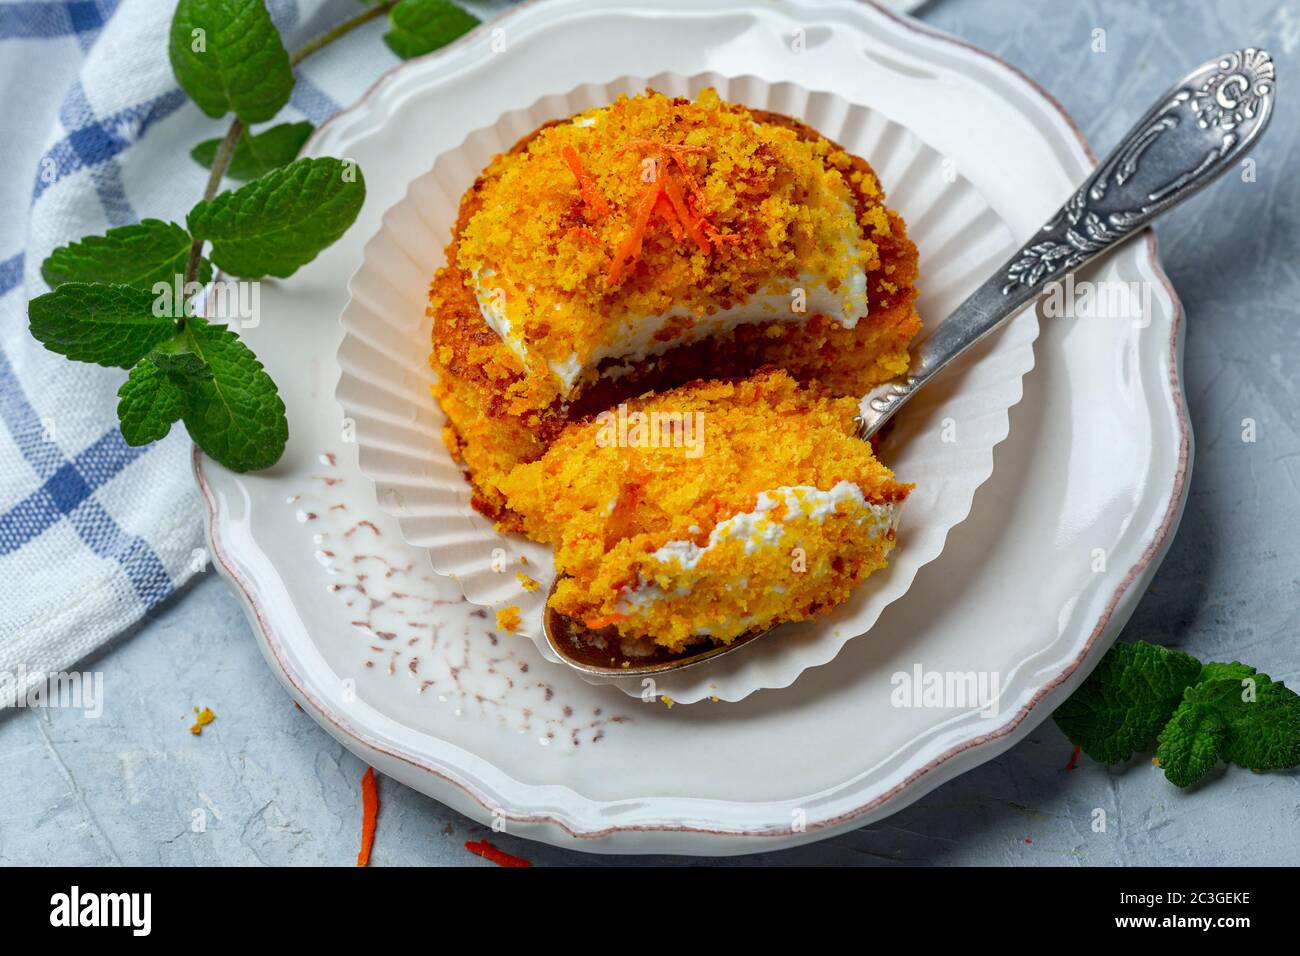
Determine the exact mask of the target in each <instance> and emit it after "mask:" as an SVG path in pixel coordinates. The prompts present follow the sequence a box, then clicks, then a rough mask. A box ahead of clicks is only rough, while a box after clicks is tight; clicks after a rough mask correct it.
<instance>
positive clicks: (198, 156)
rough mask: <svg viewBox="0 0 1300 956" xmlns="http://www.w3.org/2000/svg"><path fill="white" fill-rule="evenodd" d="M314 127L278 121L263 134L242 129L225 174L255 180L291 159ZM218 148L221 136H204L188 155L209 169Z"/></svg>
mask: <svg viewBox="0 0 1300 956" xmlns="http://www.w3.org/2000/svg"><path fill="white" fill-rule="evenodd" d="M313 129H315V127H314V126H312V125H311V123H281V124H280V125H278V126H272V127H271V128H270V129H268V130H267V131H266V132H264V133H255V134H253V135H249V132H248V130H244V132H243V135H241V136H240V137H239V142H238V143H236V144H235V152H234V153H233V154H232V156H231V157H230V165H229V166H228V167H227V168H226V175H227V176H229V177H230V178H231V179H238V180H241V181H242V180H246V179H256V178H257V177H258V176H262V175H265V174H266V173H269V172H270V171H271V170H273V169H279V168H280V167H281V166H284V165H287V164H288V163H291V162H293V160H294V158H295V157H296V156H297V155H298V151H299V150H300V149H302V144H303V143H305V142H307V137H308V136H310V135H311V133H312V130H313ZM220 148H221V139H219V138H218V139H205V140H204V141H203V142H201V143H199V145H197V146H195V147H194V149H192V150H191V151H190V156H192V157H193V158H194V161H195V162H196V163H198V164H199V165H200V166H203V167H205V168H207V169H211V168H212V162H213V160H215V159H216V157H217V150H218V149H220Z"/></svg>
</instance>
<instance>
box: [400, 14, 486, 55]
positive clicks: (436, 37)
mask: <svg viewBox="0 0 1300 956" xmlns="http://www.w3.org/2000/svg"><path fill="white" fill-rule="evenodd" d="M388 23H389V25H390V26H391V27H392V29H391V30H390V31H389V32H388V33H385V34H384V42H385V43H387V44H388V47H389V49H391V50H392V51H393V52H394V53H396V54H397V55H398V56H400V57H401V58H402V59H403V60H409V59H411V57H413V56H423V55H424V54H425V53H430V52H432V51H433V50H436V49H438V48H439V47H442V46H446V45H447V44H448V43H450V42H451V41H452V40H454V39H456V38H457V37H458V36H461V35H462V34H465V33H468V32H469V31H470V30H473V29H474V28H475V27H476V26H478V24H479V19H478V17H476V16H474V15H473V14H472V13H467V12H466V11H464V10H462V9H461V8H460V7H458V6H456V5H455V4H454V3H448V2H447V0H402V2H401V3H399V4H398V5H397V6H395V7H393V9H392V10H391V11H389V14H388Z"/></svg>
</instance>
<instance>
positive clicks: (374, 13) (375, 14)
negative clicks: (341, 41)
mask: <svg viewBox="0 0 1300 956" xmlns="http://www.w3.org/2000/svg"><path fill="white" fill-rule="evenodd" d="M395 6H397V0H386V2H384V3H379V4H376V5H375V6H373V7H370V8H369V9H368V10H366V11H365V12H364V13H359V14H357V15H356V16H355V17H353V18H352V19H350V20H344V21H343V22H342V23H340V24H339V25H338V26H336V27H334V28H333V29H332V30H327V31H326V32H324V33H322V34H321V35H320V36H318V37H316V39H314V40H311V41H309V42H308V43H306V44H305V45H304V46H303V47H301V48H300V49H298V50H295V51H294V52H293V53H291V54H290V55H289V63H290V65H292V66H297V65H298V64H299V63H301V62H302V61H303V60H304V59H306V58H307V57H309V56H311V55H312V54H313V53H315V52H316V51H317V50H319V49H320V48H321V47H324V46H328V45H329V44H331V43H333V42H334V41H335V40H337V39H338V38H339V37H341V36H344V35H346V34H348V33H351V32H352V31H353V30H355V29H356V28H357V27H359V26H362V25H363V24H366V23H369V22H370V21H371V20H377V19H378V18H379V17H382V16H383V15H384V14H386V13H387V12H388V11H389V10H391V9H393V7H395Z"/></svg>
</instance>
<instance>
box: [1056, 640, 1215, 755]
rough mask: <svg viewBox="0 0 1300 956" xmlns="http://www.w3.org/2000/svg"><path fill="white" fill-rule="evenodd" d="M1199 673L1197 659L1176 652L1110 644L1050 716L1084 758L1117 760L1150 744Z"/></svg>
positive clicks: (1149, 646) (1138, 644) (1140, 644)
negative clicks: (1084, 754)
mask: <svg viewBox="0 0 1300 956" xmlns="http://www.w3.org/2000/svg"><path fill="white" fill-rule="evenodd" d="M1200 673H1201V662H1200V661H1198V660H1197V659H1196V658H1194V657H1190V656H1188V655H1187V654H1183V653H1181V652H1179V651H1171V650H1169V649H1168V648H1166V647H1160V646H1158V645H1155V644H1148V643H1146V642H1145V641H1138V642H1136V643H1134V644H1116V645H1115V646H1114V647H1112V648H1111V649H1110V651H1108V652H1107V654H1106V656H1105V657H1103V658H1102V659H1101V663H1100V664H1098V665H1097V669H1096V670H1094V671H1093V672H1092V673H1091V674H1090V675H1089V676H1088V679H1087V680H1086V681H1084V682H1083V684H1082V685H1080V687H1079V689H1078V690H1076V691H1075V692H1074V693H1073V694H1072V695H1071V696H1070V698H1069V700H1067V701H1066V702H1065V703H1064V704H1062V705H1061V706H1060V707H1059V708H1058V709H1057V711H1056V713H1055V714H1054V715H1053V717H1054V719H1055V720H1056V723H1057V726H1059V727H1060V728H1061V730H1062V731H1063V732H1064V733H1065V736H1066V737H1068V738H1070V742H1071V743H1072V744H1075V745H1076V746H1078V747H1080V748H1082V750H1083V752H1084V753H1086V754H1087V755H1088V756H1089V757H1092V758H1093V759H1094V760H1098V761H1101V762H1102V763H1120V762H1121V761H1124V760H1128V759H1129V758H1130V757H1132V756H1133V754H1134V753H1135V752H1136V751H1138V750H1144V749H1147V748H1148V747H1149V746H1150V745H1151V743H1152V741H1154V740H1155V739H1156V736H1157V735H1158V734H1159V733H1160V730H1161V728H1162V727H1164V725H1165V724H1166V723H1167V722H1168V721H1169V718H1170V716H1171V715H1172V714H1173V713H1174V711H1175V710H1176V709H1177V707H1178V705H1179V702H1180V701H1181V700H1182V697H1183V691H1184V690H1186V689H1187V687H1188V686H1190V685H1191V684H1192V683H1193V682H1194V681H1195V680H1196V679H1197V678H1198V677H1199V676H1200Z"/></svg>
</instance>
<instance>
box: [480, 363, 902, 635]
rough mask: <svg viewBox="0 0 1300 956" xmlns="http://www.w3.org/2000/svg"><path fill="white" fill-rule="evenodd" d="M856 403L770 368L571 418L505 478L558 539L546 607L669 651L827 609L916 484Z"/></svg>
mask: <svg viewBox="0 0 1300 956" xmlns="http://www.w3.org/2000/svg"><path fill="white" fill-rule="evenodd" d="M856 412H857V402H856V400H855V399H852V398H834V397H832V396H831V395H830V393H829V391H828V390H827V389H826V388H825V387H824V386H821V385H817V384H810V385H806V386H800V385H799V384H798V383H797V382H795V381H794V380H793V379H792V378H791V377H790V376H789V375H788V374H786V373H785V372H784V371H780V370H775V369H770V370H763V371H761V372H760V373H758V374H756V375H754V376H753V377H751V378H747V379H741V380H738V381H734V382H718V381H713V382H697V383H691V384H688V385H686V386H682V387H680V388H677V389H674V390H671V391H668V392H665V393H662V394H657V395H647V396H644V397H642V398H639V399H636V400H634V401H631V402H628V403H626V404H624V405H621V406H619V407H618V408H615V409H611V410H607V411H605V412H602V413H601V414H599V415H597V416H594V417H593V418H590V419H588V420H585V421H583V422H579V423H574V424H571V425H569V426H568V427H566V428H565V429H564V431H563V432H562V434H561V435H560V436H559V438H558V439H557V440H556V441H555V442H554V443H553V444H552V445H551V447H550V448H549V449H548V451H547V452H546V454H545V455H543V456H542V458H541V459H540V460H538V461H535V462H532V463H530V464H524V465H520V466H518V467H516V468H514V469H513V470H512V471H511V473H510V474H509V475H507V476H506V477H504V478H503V479H502V481H501V486H500V487H501V490H502V493H503V494H504V496H505V499H506V503H507V505H508V507H509V508H510V509H511V510H512V511H513V512H515V513H516V514H519V515H521V516H522V520H523V525H524V531H525V532H526V533H527V534H528V535H529V536H530V537H533V538H535V539H537V540H539V541H544V542H548V543H550V544H552V545H554V547H555V560H556V568H557V571H558V572H559V573H560V574H561V575H562V577H561V579H560V583H559V585H558V587H557V588H556V591H555V593H554V594H553V595H552V598H551V606H552V608H554V610H556V611H558V612H559V613H560V614H563V615H565V616H566V617H568V618H571V619H573V620H577V621H580V622H582V623H583V624H585V625H586V626H587V627H589V628H605V627H614V628H616V629H617V630H618V632H619V634H620V635H621V636H623V637H635V638H645V639H652V640H653V641H654V642H655V643H658V644H661V645H663V646H665V647H667V648H669V649H670V650H680V649H682V648H683V647H685V646H687V645H689V644H691V643H693V642H696V641H699V640H700V639H701V638H706V639H710V640H712V641H714V642H719V643H727V642H729V641H731V640H732V639H734V638H735V637H737V636H738V635H740V634H743V633H745V632H747V631H750V630H753V629H760V628H766V627H769V626H771V625H774V624H777V623H781V622H784V621H798V620H802V619H805V618H808V617H811V616H813V615H815V614H818V613H822V612H824V611H827V610H829V609H830V608H832V607H835V606H836V605H838V604H840V603H842V602H843V601H844V600H846V599H847V597H848V595H849V592H850V591H851V589H852V588H853V587H854V586H855V585H857V584H858V583H860V582H861V581H862V580H863V579H864V578H865V577H866V576H867V575H869V574H871V573H872V572H873V571H876V570H878V569H879V568H881V567H883V566H884V565H885V563H886V561H887V559H888V556H889V553H890V552H891V551H892V549H893V547H894V540H895V535H894V526H895V523H896V522H897V519H898V512H899V508H900V506H901V504H902V502H903V500H904V499H905V498H906V497H907V494H908V492H909V491H910V490H911V487H912V486H911V485H906V484H901V483H899V482H897V481H895V480H894V477H893V475H892V473H891V472H890V471H889V469H888V468H886V467H885V466H884V465H882V464H880V462H878V461H877V460H876V459H875V457H874V455H873V454H872V451H871V446H870V445H869V444H867V443H866V442H864V441H862V440H861V439H859V438H858V437H857V424H856V422H855V420H854V416H855V414H856Z"/></svg>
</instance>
